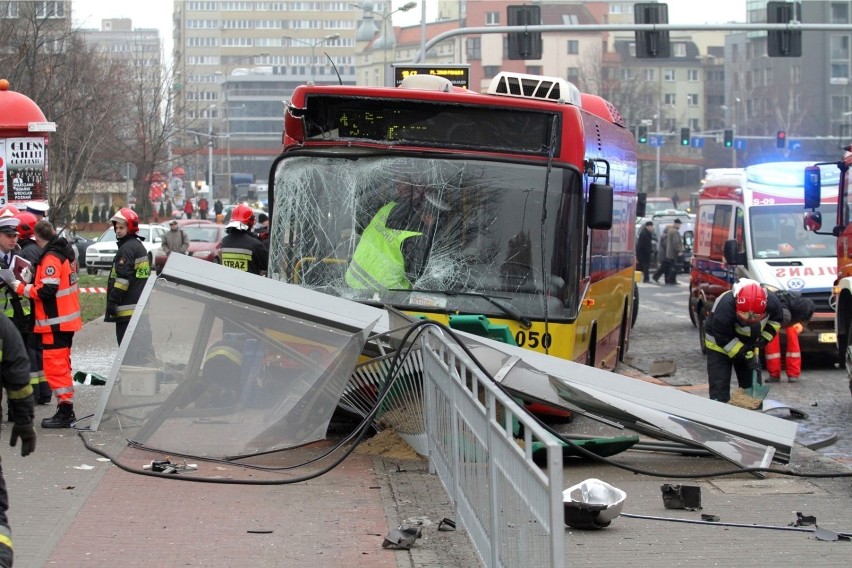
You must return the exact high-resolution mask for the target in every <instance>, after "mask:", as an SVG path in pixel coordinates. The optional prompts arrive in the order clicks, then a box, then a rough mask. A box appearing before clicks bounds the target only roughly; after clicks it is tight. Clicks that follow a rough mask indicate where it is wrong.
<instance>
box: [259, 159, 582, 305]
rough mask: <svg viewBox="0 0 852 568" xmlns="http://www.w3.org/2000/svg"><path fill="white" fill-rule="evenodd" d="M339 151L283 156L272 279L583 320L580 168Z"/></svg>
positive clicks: (394, 299)
mask: <svg viewBox="0 0 852 568" xmlns="http://www.w3.org/2000/svg"><path fill="white" fill-rule="evenodd" d="M339 156H340V153H336V154H335V155H334V156H318V155H316V154H315V153H313V154H311V155H302V156H293V157H289V158H286V159H284V160H282V161H281V162H280V163H279V164H278V167H277V170H276V175H275V188H274V207H273V208H272V215H273V220H272V234H271V235H270V240H271V242H273V243H276V245H275V246H274V247H272V251H271V257H270V266H269V268H270V274H271V276H272V277H273V278H277V279H279V280H284V281H287V282H293V283H297V284H300V285H302V286H306V287H308V288H312V289H316V290H319V291H323V292H326V293H329V294H333V295H336V296H340V297H344V298H349V299H353V300H357V301H363V302H369V303H375V304H377V305H380V304H389V305H394V306H397V307H400V308H402V309H407V310H417V311H421V312H437V313H468V314H485V315H494V316H498V317H503V318H505V317H509V318H511V319H516V320H518V321H522V320H521V319H519V318H523V319H526V318H528V317H529V318H543V317H545V316H546V317H547V318H550V319H553V320H558V319H572V318H574V317H576V315H577V311H578V294H577V293H576V290H578V289H579V288H580V278H581V275H580V267H581V266H582V262H581V254H582V248H583V235H584V231H583V217H582V214H583V207H582V203H583V195H582V193H581V189H580V188H581V183H580V181H581V180H580V179H579V176H578V174H577V172H575V171H574V170H570V169H560V168H553V169H552V170H551V171H550V174H549V175H548V172H547V168H546V166H545V165H535V166H530V165H521V164H507V163H504V162H490V161H484V160H483V161H477V160H463V159H457V160H450V159H434V158H422V159H421V158H400V157H387V156H378V157H377V156H374V155H373V156H363V155H360V154H359V155H354V156H353V155H347V156H346V157H345V158H344V157H339ZM570 290H574V291H575V292H574V293H573V294H571V293H569V291H570Z"/></svg>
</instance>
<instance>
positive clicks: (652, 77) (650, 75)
mask: <svg viewBox="0 0 852 568" xmlns="http://www.w3.org/2000/svg"><path fill="white" fill-rule="evenodd" d="M642 78H643V79H644V80H646V81H656V80H657V70H656V69H643V70H642Z"/></svg>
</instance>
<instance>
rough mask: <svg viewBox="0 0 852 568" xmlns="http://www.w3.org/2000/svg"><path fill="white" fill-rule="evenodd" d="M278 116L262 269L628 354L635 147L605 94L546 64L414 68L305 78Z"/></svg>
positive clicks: (564, 348) (566, 346)
mask: <svg viewBox="0 0 852 568" xmlns="http://www.w3.org/2000/svg"><path fill="white" fill-rule="evenodd" d="M284 126H285V130H284V137H283V142H284V151H283V153H282V154H281V155H280V156H278V157H277V158H276V160H275V162H274V164H273V166H272V170H271V172H270V180H269V209H270V219H271V227H272V228H271V233H270V263H269V274H270V276H271V277H273V278H275V279H278V280H281V281H285V282H290V283H296V284H299V285H301V286H305V287H308V288H311V289H315V290H319V291H324V292H327V293H329V294H333V295H336V296H341V297H345V298H350V299H352V300H355V301H359V302H365V303H368V304H372V305H376V306H383V305H389V306H393V307H395V308H398V309H400V310H403V311H405V312H406V313H409V314H414V315H423V316H425V317H427V318H430V319H433V320H436V321H440V322H442V323H445V324H449V325H450V326H451V327H456V328H460V329H468V330H469V327H466V326H469V325H471V322H478V325H480V326H484V329H485V330H486V331H487V330H490V332H491V333H492V336H497V335H500V334H499V333H494V332H495V331H497V332H500V331H502V332H505V333H504V334H503V337H504V339H505V340H506V341H507V342H510V343H513V342H514V343H516V344H517V345H519V346H521V347H525V348H528V349H533V350H536V351H540V352H544V353H549V354H550V355H554V356H557V357H562V358H565V359H570V360H572V361H577V362H581V363H586V364H588V365H594V366H597V367H604V368H608V369H612V368H614V367H615V365H616V363H617V360H618V359H619V358H621V357H623V355H624V353H625V352H626V350H627V347H628V341H629V332H630V327H631V321H632V315H633V304H634V297H635V293H636V292H635V284H634V280H633V274H634V232H633V224H634V219H635V215H636V197H637V195H636V173H637V163H636V152H635V146H634V139H633V136H632V135H631V133H630V132H629V131H628V130H627V129H626V128H625V126H624V121H623V120H622V118H621V116H620V115H619V114H618V111H617V110H616V109H615V108H614V107H613V106H612V105H611V104H609V103H608V102H606V101H605V100H603V99H601V98H600V97H596V96H592V95H586V94H581V93H580V92H579V90H577V88H576V87H575V86H574V85H572V84H570V83H568V82H567V81H564V80H562V79H554V78H548V77H539V76H532V75H520V74H509V73H503V74H501V75H499V76H498V77H496V78H495V79H494V81H493V82H492V84H491V87H490V88H489V90H488V92H487V93H473V92H470V91H468V90H465V89H462V88H458V87H453V86H452V85H451V84H450V83H449V82H448V81H447V80H446V79H443V78H440V77H434V76H433V77H430V76H414V77H410V78H407V79H405V80H404V81H403V83H402V84H401V85H400V86H399V87H397V88H384V87H355V86H343V85H330V86H329V85H322V86H313V85H305V86H300V87H298V88H297V89H296V90H295V91H294V93H293V97H292V99H291V100H290V101H289V104H288V106H287V109H286V113H285V120H284ZM365 250H366V251H367V252H364V251H365ZM480 316H482V317H480Z"/></svg>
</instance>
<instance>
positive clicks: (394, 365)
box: [78, 320, 852, 485]
mask: <svg viewBox="0 0 852 568" xmlns="http://www.w3.org/2000/svg"><path fill="white" fill-rule="evenodd" d="M430 325H431V326H435V327H437V328H439V329H440V330H441V331H442V332H444V333H445V334H446V335H448V336H449V337H451V338H452V339H453V341H455V342H456V344H457V345H458V346H459V347H460V348H461V349H462V351H464V353H465V354H466V355H467V356H468V357H469V358H470V359H471V360H472V361H473V362H474V364H475V365H476V367H477V368H478V369H479V370H480V371H481V372H482V373H483V374H484V375H485V376H486V377H487V378H488V379H489V380H490V381H491V382H492V383H493V384H495V385H496V386H497V387H498V388H499V389H500V390H501V391H502V392H503V393H504V394H506V395H507V396H510V397H513V398H514V397H515V396H516V395H515V394H513V393H511V392H509V391H508V390H507V389H506V388H505V387H504V386H503V385H502V384H501V383H500V382H499V381H497V380H496V379H495V378H494V377H493V376H492V375H491V374H490V373H489V372H488V370H487V369H485V367H484V366H483V365H482V363H480V362H479V361H478V360H477V359H476V357H474V355H473V353H472V352H471V351H470V349H469V348H468V347H467V345H465V344H464V342H463V341H462V340H461V338H460V337H459V336H458V335H456V333H455V331H454V330H453V329H452V328H450V327H448V326H446V325H443V324H441V323H440V322H434V321H431V320H423V321H418V322H416V323H414V324H412V326H411V327H410V328H409V329H408V331H407V332H406V333H405V336H404V337H403V338H402V342H401V344H402V345H406V344H408V345H409V347H408V348H407V349H406V350H405V355H403V351H402V350H397V351H396V354H395V356H394V358H393V359H392V361H391V365H390V368H389V370H388V377H387V379H386V380H385V384H384V385H383V387H382V389H381V391H379V393H378V395H377V398H376V403H375V404H374V405H373V409H372V410H371V411H370V413H369V414H368V415H367V416H366V417H364V419H363V420H362V421H361V422H360V423H359V424H358V426H357V427H356V428H355V430H353V432H352V433H351V434H349V435H348V436H346V437H345V438H344V439H343V440H341V441H340V442H338V443H337V444H335V445H334V446H333V447H332V448H330V449H329V450H328V451H326V452H325V453H323V454H321V455H320V456H318V457H315V458H312V459H311V460H308V461H306V462H302V463H300V464H297V465H293V466H282V467H275V468H270V467H264V466H256V465H251V464H244V463H239V462H236V461H234V460H233V459H230V460H215V459H209V458H203V457H198V456H190V455H182V456H181V457H185V458H192V459H194V460H198V461H205V462H210V463H226V464H228V465H239V466H240V467H244V468H248V469H256V470H263V471H281V470H289V469H297V468H299V467H305V466H306V465H309V464H311V463H316V462H317V461H320V460H322V459H325V458H326V457H328V456H329V455H331V454H333V453H334V452H335V451H337V450H339V449H340V448H341V447H342V446H343V445H344V444H346V443H347V442H349V441H352V445H351V446H350V447H349V448H348V449H346V450H345V451H344V453H343V455H342V457H340V458H339V459H335V460H334V461H333V462H332V463H331V464H330V465H329V466H327V467H324V468H322V469H320V470H318V471H317V472H314V473H312V474H309V475H306V476H299V477H296V478H292V479H287V480H266V481H261V480H250V481H243V480H235V479H222V478H205V477H201V476H188V477H183V476H179V475H174V474H164V473H158V472H152V471H146V470H143V469H139V468H133V467H130V466H126V465H124V464H122V463H120V462H118V461H116V460H115V458H113V457H112V456H110V455H109V454H107V453H106V452H105V451H103V450H99V449H97V448H94V447H93V446H92V445H91V444H90V443H89V442H88V440H86V438H85V437H84V436H83V432H85V431H86V430H80V431H78V434H79V435H80V438H81V439H82V440H83V444H84V445H85V447H86V448H87V449H89V450H90V451H92V452H94V453H96V454H98V455H101V456H103V457H105V458H108V459H110V460H111V461H112V462H113V463H114V464H116V465H117V466H118V467H119V468H120V469H123V470H125V471H127V472H130V473H136V474H139V475H146V476H151V477H160V478H164V479H177V480H184V481H194V482H199V483H225V484H244V485H287V484H291V483H300V482H303V481H307V480H310V479H315V478H317V477H319V476H321V475H324V474H326V473H328V472H329V471H331V470H332V469H334V468H335V467H337V466H338V465H340V463H342V462H343V460H344V459H346V457H348V456H349V455H350V454H351V453H352V452H353V451H354V450H355V448H356V447H357V446H358V444H360V443H361V441H362V440H363V439H364V436H365V435H366V432H367V431H368V430H369V426H370V424H371V423H372V421H373V419H374V418H375V416H376V414H377V413H378V411H379V408H380V407H381V404H382V402H383V401H384V398H385V397H386V396H387V394H388V392H389V391H390V387H391V386H392V385H393V384H394V383H395V382H396V378H397V374H398V373H399V370H400V368H401V362H402V360H403V359H404V358H405V357H407V356H408V354H409V352H410V350H411V347H412V346H413V343H414V341H416V339H417V336H419V335H420V334H421V333H422V332H423V328H425V327H426V326H430ZM415 332H416V335H415V336H414V337H413V338H412V337H411V336H412V335H413V334H415ZM409 338H411V341H410V342H409ZM530 416H532V418H533V419H534V420H535V421H536V422H537V423H538V424H539V425H541V427H542V428H544V429H545V430H546V431H547V432H549V433H550V434H551V435H553V436H554V437H555V438H556V439H558V440H560V441H561V442H563V443H565V444H566V445H567V446H569V447H571V448H572V449H573V450H575V451H576V452H578V453H579V454H580V455H582V456H584V457H587V458H589V459H592V460H595V461H597V462H599V463H603V464H606V465H611V466H613V467H617V468H619V469H622V470H624V471H629V472H631V473H634V474H637V475H647V476H652V477H665V478H681V479H700V478H705V477H722V476H726V475H739V474H742V473H774V474H778V475H787V476H791V477H809V478H845V477H852V472H834V473H815V472H811V473H809V472H794V471H789V470H785V469H775V468H759V467H739V468H734V469H727V470H719V471H713V472H704V473H684V472H661V471H651V470H646V469H641V468H637V467H633V466H629V465H626V464H623V463H619V462H617V461H615V460H612V459H609V458H606V457H604V456H600V455H598V454H596V453H594V452H591V451H589V450H587V449H586V448H584V447H583V446H581V445H580V444H576V443H574V442H573V441H572V440H570V439H568V438H566V437H564V436H562V435H561V434H559V433H558V432H556V431H555V430H554V429H553V428H552V427H551V426H549V425H548V424H546V423H545V422H544V421H542V420H541V419H540V418H538V417H537V416H535V415H534V414H530ZM128 442H129V443H130V444H132V445H133V446H134V447H137V448H140V449H144V450H147V451H159V450H154V449H151V448H147V447H146V446H144V445H141V444H138V443H136V442H131V441H128ZM277 451H286V450H277ZM175 455H176V454H175ZM240 459H245V458H240Z"/></svg>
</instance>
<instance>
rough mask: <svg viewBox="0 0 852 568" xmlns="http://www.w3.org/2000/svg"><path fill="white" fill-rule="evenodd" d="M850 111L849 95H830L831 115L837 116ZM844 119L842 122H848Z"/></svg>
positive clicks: (851, 108)
mask: <svg viewBox="0 0 852 568" xmlns="http://www.w3.org/2000/svg"><path fill="white" fill-rule="evenodd" d="M850 110H852V107H850V104H849V95H832V96H831V115H832V116H838V115H842V114H844V113H847V112H849V111H850ZM848 118H849V117H846V118H845V119H844V120H848Z"/></svg>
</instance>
